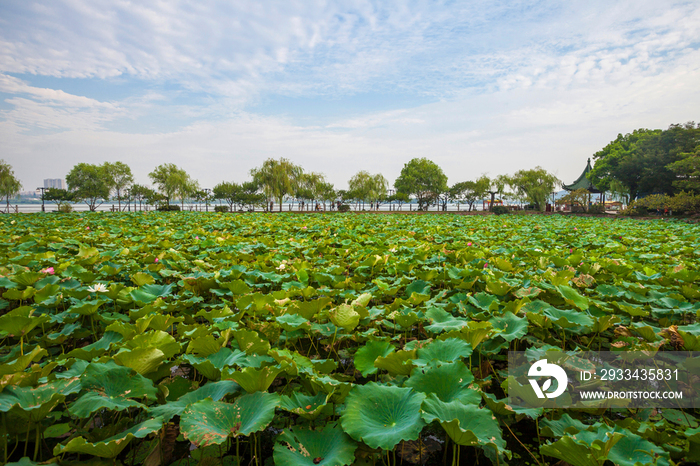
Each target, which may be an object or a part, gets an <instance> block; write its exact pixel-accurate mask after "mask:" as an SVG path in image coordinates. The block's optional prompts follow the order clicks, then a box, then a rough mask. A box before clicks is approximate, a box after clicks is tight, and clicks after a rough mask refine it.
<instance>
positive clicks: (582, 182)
mask: <svg viewBox="0 0 700 466" xmlns="http://www.w3.org/2000/svg"><path fill="white" fill-rule="evenodd" d="M591 170H593V167H591V159H590V158H589V159H588V163H587V164H586V168H585V169H584V170H583V173H581V176H579V177H578V178H577V179H576V181H574V182H573V183H571V184H562V185H561V187H562V188H563V189H565V190H567V191H569V192H571V191H576V190H577V189H585V190H587V191H588V192H589V193H591V194H600V202H604V200H605V192H604V191H601V190H600V189H598V188H596V187H595V186H594V185H593V183H591V180H589V179H588V178H587V177H586V175H587V174H588V172H590V171H591ZM590 199H591V197H590V195H589V196H588V201H589V203H590Z"/></svg>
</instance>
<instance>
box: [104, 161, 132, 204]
mask: <svg viewBox="0 0 700 466" xmlns="http://www.w3.org/2000/svg"><path fill="white" fill-rule="evenodd" d="M102 166H103V167H104V169H105V176H106V177H107V185H108V186H109V188H110V190H113V191H114V192H115V194H116V195H117V201H118V202H119V211H120V212H121V210H122V191H124V189H125V188H127V187H129V186H130V185H131V183H133V182H134V175H133V174H132V173H131V168H129V166H128V165H127V164H125V163H124V162H113V163H112V162H105V163H104V164H102Z"/></svg>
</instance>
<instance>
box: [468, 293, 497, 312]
mask: <svg viewBox="0 0 700 466" xmlns="http://www.w3.org/2000/svg"><path fill="white" fill-rule="evenodd" d="M469 302H470V303H471V304H473V305H474V306H476V307H477V308H479V309H481V310H482V311H488V312H491V311H497V310H498V308H499V306H500V300H499V299H498V297H497V296H494V295H491V294H488V293H483V292H482V293H476V294H475V295H473V296H469Z"/></svg>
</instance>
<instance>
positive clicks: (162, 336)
mask: <svg viewBox="0 0 700 466" xmlns="http://www.w3.org/2000/svg"><path fill="white" fill-rule="evenodd" d="M124 347H126V348H129V349H132V350H133V349H139V348H143V349H145V348H157V349H158V350H160V351H161V352H162V353H163V355H164V356H165V359H170V358H172V357H173V356H175V355H176V354H178V353H179V352H180V349H181V348H180V344H179V343H178V342H177V341H175V338H173V337H172V336H171V335H169V334H168V333H166V332H163V331H161V330H154V331H151V332H146V333H142V334H141V335H137V336H135V337H134V338H132V339H131V340H129V341H127V342H126V343H125V344H124Z"/></svg>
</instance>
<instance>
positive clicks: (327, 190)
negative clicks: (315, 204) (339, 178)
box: [315, 181, 337, 210]
mask: <svg viewBox="0 0 700 466" xmlns="http://www.w3.org/2000/svg"><path fill="white" fill-rule="evenodd" d="M315 196H316V199H319V200H320V201H321V202H323V210H326V202H335V200H336V198H337V194H336V192H335V189H334V188H333V184H332V183H329V182H327V181H322V182H320V183H318V184H317V185H316V194H315Z"/></svg>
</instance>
